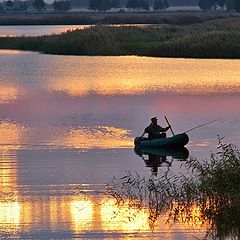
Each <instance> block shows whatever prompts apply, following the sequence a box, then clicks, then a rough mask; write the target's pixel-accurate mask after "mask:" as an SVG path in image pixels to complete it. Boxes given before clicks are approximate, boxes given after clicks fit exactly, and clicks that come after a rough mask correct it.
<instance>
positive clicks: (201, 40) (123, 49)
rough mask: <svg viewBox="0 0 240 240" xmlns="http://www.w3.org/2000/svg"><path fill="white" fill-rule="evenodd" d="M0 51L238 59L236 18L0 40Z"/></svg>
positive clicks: (238, 24) (239, 34)
mask: <svg viewBox="0 0 240 240" xmlns="http://www.w3.org/2000/svg"><path fill="white" fill-rule="evenodd" d="M229 26H231V28H230V27H229ZM0 49H9V50H27V51H33V52H40V53H45V54H53V55H73V56H74V55H75V56H79V55H80V56H83V55H85V56H126V55H134V56H146V57H166V58H196V59H240V18H237V17H233V18H224V19H217V20H211V21H208V22H204V23H197V24H192V25H189V26H177V25H169V26H161V27H157V26H154V27H151V26H147V27H144V28H143V27H137V26H120V27H119V26H118V27H115V26H109V25H104V26H103V25H96V26H93V27H89V28H85V29H81V30H71V31H67V32H64V33H61V34H55V35H46V36H37V37H24V36H22V37H1V38H0Z"/></svg>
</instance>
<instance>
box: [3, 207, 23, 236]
mask: <svg viewBox="0 0 240 240" xmlns="http://www.w3.org/2000/svg"><path fill="white" fill-rule="evenodd" d="M0 223H1V224H6V228H8V226H7V224H12V225H14V226H15V227H17V226H18V225H19V223H20V206H19V203H18V202H0ZM0 230H1V231H2V230H3V229H2V227H1V228H0ZM4 230H6V229H5V228H4Z"/></svg>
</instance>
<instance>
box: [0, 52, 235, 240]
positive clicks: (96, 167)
mask: <svg viewBox="0 0 240 240" xmlns="http://www.w3.org/2000/svg"><path fill="white" fill-rule="evenodd" d="M239 67H240V62H239V61H238V60H236V61H228V60H193V59H155V58H140V57H85V56H82V57H71V56H64V57H63V56H50V55H42V54H37V53H30V52H18V51H17V52H15V51H0V68H1V75H0V81H1V87H0V133H1V134H0V160H1V161H0V186H1V188H0V237H2V238H6V237H9V236H11V237H12V238H17V237H18V236H20V237H21V238H23V239H26V238H29V236H30V237H32V238H35V239H39V238H45V239H50V238H57V239H58V238H59V239H61V238H62V236H66V238H74V237H75V238H78V237H79V236H80V237H82V238H85V239H89V238H91V237H92V238H94V237H96V235H94V234H96V233H100V234H101V236H103V237H102V238H104V237H105V238H109V236H111V237H112V236H116V237H118V238H119V239H124V238H125V239H126V238H128V237H129V236H130V238H131V237H135V238H136V239H138V238H139V239H148V238H150V237H151V236H152V234H153V236H154V237H153V239H159V238H161V239H177V240H179V239H181V237H182V239H187V238H188V239H192V236H190V233H191V232H193V231H195V230H196V231H198V230H199V231H200V232H203V231H205V229H203V228H202V225H204V222H203V219H202V218H201V216H200V212H199V210H201V208H199V206H196V205H194V206H192V209H191V211H190V213H191V216H193V217H192V220H193V223H192V224H189V225H188V223H187V221H185V220H187V219H189V215H185V216H183V215H182V216H181V217H182V218H183V219H184V221H181V218H179V219H178V222H177V223H174V225H173V226H172V228H171V229H170V228H169V225H166V221H167V219H168V216H167V215H166V212H165V210H166V208H163V210H164V211H163V212H161V214H160V215H159V214H158V213H159V212H157V211H154V210H153V211H150V210H149V209H148V208H142V209H141V210H139V209H137V208H136V207H137V204H138V203H139V202H137V203H134V206H135V208H133V209H130V208H129V207H128V206H129V205H128V203H127V205H124V204H123V205H121V206H117V205H115V203H116V202H115V201H113V199H111V198H110V199H109V198H106V196H105V195H101V196H100V195H98V194H97V193H96V192H98V191H100V190H101V192H102V190H103V189H104V183H105V182H106V181H107V179H109V178H111V177H112V176H122V175H123V174H124V172H125V170H126V169H129V170H132V171H136V172H139V173H142V174H143V175H144V176H149V175H150V174H149V169H147V168H146V167H145V162H146V164H147V166H149V167H151V168H152V169H153V173H154V174H155V175H156V174H158V175H159V174H160V171H159V168H160V167H162V166H166V167H167V166H171V167H170V168H169V169H170V170H171V171H172V172H177V171H180V172H181V169H180V167H179V165H181V163H180V161H175V160H173V162H172V159H177V160H180V159H186V158H187V156H188V152H187V150H184V151H182V152H181V151H180V153H179V152H174V153H173V152H171V151H170V152H169V150H165V152H164V151H162V152H158V151H159V150H158V151H157V152H156V149H155V150H153V149H151V151H149V150H148V149H145V150H143V151H142V152H141V153H139V155H141V156H142V157H144V159H145V162H144V161H139V157H137V156H136V155H135V154H134V152H133V150H132V147H133V138H134V136H138V135H140V134H141V133H140V131H141V128H142V126H145V125H146V124H147V122H148V120H149V117H151V116H154V115H156V114H157V115H158V116H159V118H160V117H161V115H163V114H166V115H167V116H169V118H170V119H171V122H172V123H173V127H174V130H175V131H176V132H182V131H184V130H186V129H188V128H191V127H194V126H196V125H198V124H200V123H202V122H207V121H209V120H211V119H215V118H219V117H223V116H226V119H225V120H224V121H221V122H217V123H216V124H214V125H210V126H206V127H205V128H202V129H200V130H199V131H196V132H193V133H191V135H190V140H191V142H190V144H189V145H188V146H189V151H190V152H191V154H192V153H194V155H195V154H198V157H200V159H204V158H205V156H208V155H209V152H210V150H212V148H213V147H214V145H215V144H216V138H217V134H220V135H222V136H226V138H227V139H228V140H231V141H234V142H236V143H237V142H239V140H240V138H239V134H238V132H239V131H238V129H239V118H240V112H239V92H240V90H239V89H240V82H239V79H240V78H239ZM36 69H37V70H36ZM204 154H205V155H204ZM164 170H165V169H164ZM181 173H182V172H181ZM79 185H80V186H81V187H83V188H86V189H87V190H86V192H91V193H93V194H91V196H88V197H86V194H84V196H82V195H81V194H78V193H76V192H75V191H74V189H75V187H76V186H79ZM150 186H151V185H150ZM163 200H164V199H163ZM152 203H153V205H152V206H154V202H152ZM160 203H164V201H160ZM228 209H229V213H230V207H229V208H228ZM232 209H233V208H232ZM218 210H221V209H218ZM237 211H238V210H236V209H235V208H234V209H233V212H236V213H237ZM181 212H183V211H181ZM129 215H130V216H131V217H130V218H128V217H129ZM149 216H151V219H150V218H149ZM156 216H159V218H158V219H157V220H156V218H155V217H156ZM212 216H213V218H212V219H213V220H214V217H216V215H212ZM218 216H220V215H218ZM197 219H198V220H197ZM215 219H216V218H215ZM229 219H230V220H231V221H233V217H231V216H230V215H229ZM149 220H151V221H150V222H152V223H151V224H149ZM216 220H217V219H216ZM215 222H216V221H215ZM224 222H225V223H226V222H227V221H224ZM155 224H157V226H159V227H155V228H154V229H155V230H154V233H152V232H151V229H153V226H155ZM234 224H235V226H237V224H238V222H237V220H236V219H235V223H234ZM192 226H194V227H192ZM223 227H224V226H223ZM10 229H11V230H10ZM193 229H194V230H193ZM236 229H237V227H236ZM4 232H5V233H6V235H4V236H3V235H2V234H3V233H4ZM7 233H8V234H9V235H7ZM155 233H156V235H154V234H155ZM14 234H15V235H14ZM114 234H115V235H114ZM118 234H119V235H118ZM194 234H195V232H194ZM195 235H197V234H195ZM189 236H190V237H189ZM98 237H99V236H98Z"/></svg>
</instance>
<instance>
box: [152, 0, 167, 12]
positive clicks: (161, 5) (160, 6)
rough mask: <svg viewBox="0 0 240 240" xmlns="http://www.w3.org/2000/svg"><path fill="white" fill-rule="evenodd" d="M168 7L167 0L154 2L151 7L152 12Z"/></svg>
mask: <svg viewBox="0 0 240 240" xmlns="http://www.w3.org/2000/svg"><path fill="white" fill-rule="evenodd" d="M168 7H169V3H168V1H167V0H156V1H155V2H154V5H153V9H154V10H162V9H167V8H168Z"/></svg>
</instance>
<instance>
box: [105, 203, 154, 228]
mask: <svg viewBox="0 0 240 240" xmlns="http://www.w3.org/2000/svg"><path fill="white" fill-rule="evenodd" d="M101 218H102V221H103V223H104V224H103V228H104V229H105V230H109V229H111V230H114V231H149V230H150V227H149V223H148V212H147V211H146V210H144V209H141V210H139V209H134V208H129V207H128V205H127V204H126V205H123V206H121V207H119V206H117V205H116V201H115V200H114V199H108V200H103V201H102V204H101Z"/></svg>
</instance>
